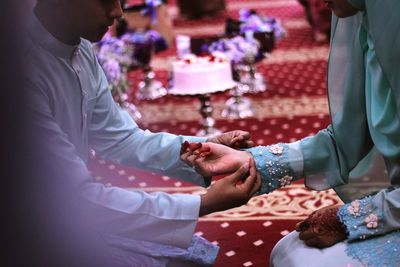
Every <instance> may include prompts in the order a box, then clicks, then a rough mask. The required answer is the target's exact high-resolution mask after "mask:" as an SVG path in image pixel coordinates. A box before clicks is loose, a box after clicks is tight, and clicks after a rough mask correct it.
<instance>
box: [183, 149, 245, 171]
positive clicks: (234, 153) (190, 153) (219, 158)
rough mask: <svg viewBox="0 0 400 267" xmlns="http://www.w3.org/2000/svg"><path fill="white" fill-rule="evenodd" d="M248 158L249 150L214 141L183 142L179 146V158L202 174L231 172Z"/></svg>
mask: <svg viewBox="0 0 400 267" xmlns="http://www.w3.org/2000/svg"><path fill="white" fill-rule="evenodd" d="M250 158H252V155H251V154H250V153H249V152H246V151H240V150H235V149H232V148H230V147H227V146H224V145H219V144H215V143H183V144H182V148H181V160H182V161H184V162H186V163H187V164H188V165H189V166H193V167H194V168H195V170H196V171H197V172H198V173H200V174H201V175H203V176H215V175H220V174H229V173H233V172H235V171H236V170H237V169H239V168H240V167H241V166H242V165H244V164H248V162H249V159H250Z"/></svg>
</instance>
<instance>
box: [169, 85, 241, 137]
mask: <svg viewBox="0 0 400 267" xmlns="http://www.w3.org/2000/svg"><path fill="white" fill-rule="evenodd" d="M236 85H237V83H236V82H234V81H232V84H229V85H224V86H223V87H215V88H207V89H204V90H181V89H178V88H173V87H172V88H170V89H169V90H168V93H169V94H171V95H175V96H195V97H198V98H199V100H200V110H199V111H200V115H201V117H202V120H201V125H202V129H201V130H199V131H198V132H197V133H196V135H197V136H202V137H212V136H215V135H218V134H220V133H221V131H220V130H218V129H216V128H214V125H215V119H214V118H213V117H212V112H213V107H212V106H211V94H214V93H218V92H223V91H226V90H229V89H232V88H233V87H235V86H236Z"/></svg>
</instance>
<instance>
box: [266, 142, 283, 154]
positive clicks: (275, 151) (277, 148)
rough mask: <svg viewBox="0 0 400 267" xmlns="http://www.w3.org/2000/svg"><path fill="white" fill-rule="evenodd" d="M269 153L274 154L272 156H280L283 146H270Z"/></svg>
mask: <svg viewBox="0 0 400 267" xmlns="http://www.w3.org/2000/svg"><path fill="white" fill-rule="evenodd" d="M269 152H271V153H272V154H274V155H282V153H283V146H281V145H277V144H275V145H271V146H270V147H269Z"/></svg>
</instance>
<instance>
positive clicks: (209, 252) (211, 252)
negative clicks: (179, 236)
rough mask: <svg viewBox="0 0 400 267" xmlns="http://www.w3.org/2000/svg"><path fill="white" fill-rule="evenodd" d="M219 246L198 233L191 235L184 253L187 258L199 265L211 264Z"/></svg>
mask: <svg viewBox="0 0 400 267" xmlns="http://www.w3.org/2000/svg"><path fill="white" fill-rule="evenodd" d="M218 250H219V247H218V246H217V245H214V244H213V243H210V242H209V241H208V240H206V239H204V238H202V237H201V236H198V235H193V238H192V242H191V244H190V247H189V249H188V254H187V255H186V257H184V258H186V259H187V260H189V261H192V262H195V263H197V264H199V265H201V266H212V265H214V263H215V260H216V258H217V254H218Z"/></svg>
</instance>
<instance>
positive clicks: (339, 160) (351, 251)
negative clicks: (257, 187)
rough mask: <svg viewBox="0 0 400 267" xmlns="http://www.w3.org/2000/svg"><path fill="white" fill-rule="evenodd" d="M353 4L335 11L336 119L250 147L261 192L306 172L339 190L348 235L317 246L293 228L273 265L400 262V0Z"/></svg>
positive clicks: (315, 182) (310, 179) (332, 86)
mask: <svg viewBox="0 0 400 267" xmlns="http://www.w3.org/2000/svg"><path fill="white" fill-rule="evenodd" d="M349 2H350V1H349ZM351 4H352V5H353V6H355V7H356V8H358V9H359V10H360V12H358V13H357V14H356V15H355V16H352V17H349V18H345V19H338V18H337V17H335V16H334V18H333V24H332V39H331V51H330V58H329V69H328V97H329V104H330V113H331V119H332V123H331V125H330V126H329V127H328V128H327V129H324V130H322V131H320V132H319V133H318V134H316V135H315V136H313V137H308V138H305V139H303V140H300V141H299V142H296V143H290V144H276V145H272V146H267V147H256V148H253V149H251V150H250V151H251V152H252V153H253V156H254V158H255V159H256V163H257V168H258V170H259V172H260V173H261V174H262V178H263V185H262V189H261V192H260V193H268V192H271V191H272V190H274V189H276V188H279V187H281V186H285V185H287V184H289V183H290V182H292V181H294V180H296V179H299V178H300V177H304V178H305V184H306V185H307V186H308V187H310V188H313V189H316V190H323V189H327V188H333V189H335V191H336V192H337V193H338V195H339V196H340V197H341V198H342V200H343V201H344V202H345V203H346V204H345V205H344V206H343V207H342V208H341V209H340V211H339V212H338V217H339V218H340V220H341V221H342V222H343V223H344V224H345V225H346V227H347V230H348V232H349V238H348V240H347V241H346V242H341V243H339V244H337V245H335V246H333V247H330V248H326V249H323V250H318V249H314V248H309V247H306V246H304V245H303V244H302V242H300V241H299V240H298V237H297V236H296V234H294V233H293V234H290V235H289V236H288V237H285V238H284V240H282V241H280V242H279V243H278V245H277V246H276V247H275V248H274V251H273V254H272V257H271V259H272V262H271V265H274V266H306V265H305V262H304V260H307V259H313V260H315V257H319V258H321V257H324V256H326V257H328V258H329V260H327V261H326V262H324V263H323V265H324V266H338V264H339V265H340V264H351V266H357V264H358V265H364V266H398V264H399V262H400V253H399V251H400V232H399V229H400V188H399V187H400V97H399V95H400V82H399V81H400V68H399V63H400V52H399V50H400V38H399V37H398V34H397V32H399V31H400V17H399V16H398V11H400V1H396V0H384V1H383V0H382V1H368V2H364V1H363V0H351ZM296 238H297V240H296ZM282 251H284V252H285V253H282ZM287 253H290V255H291V256H290V257H287V256H286V257H283V255H287ZM332 257H334V258H332ZM299 259H301V260H299ZM310 264H311V265H307V266H321V265H315V264H316V263H312V262H310ZM313 264H314V265H313ZM318 264H321V262H320V261H318Z"/></svg>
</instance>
